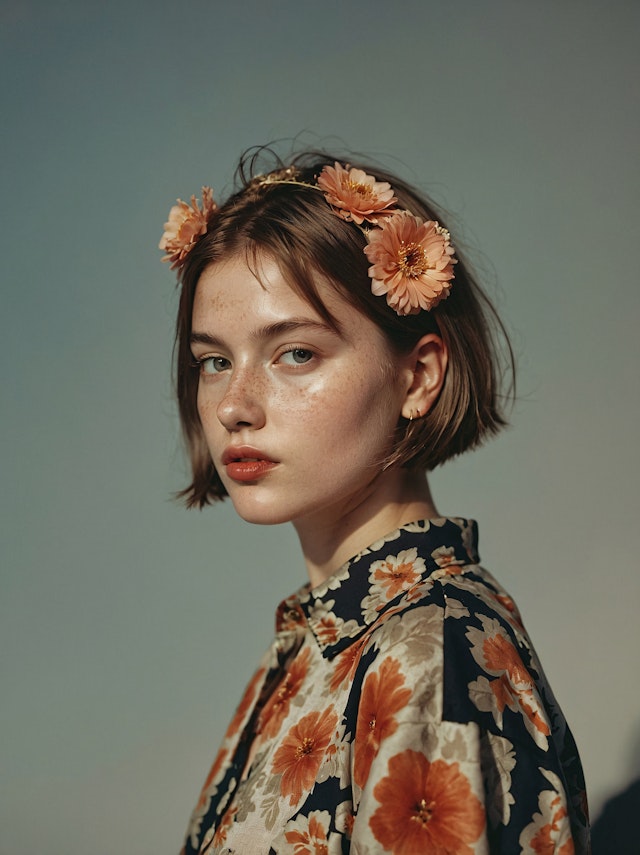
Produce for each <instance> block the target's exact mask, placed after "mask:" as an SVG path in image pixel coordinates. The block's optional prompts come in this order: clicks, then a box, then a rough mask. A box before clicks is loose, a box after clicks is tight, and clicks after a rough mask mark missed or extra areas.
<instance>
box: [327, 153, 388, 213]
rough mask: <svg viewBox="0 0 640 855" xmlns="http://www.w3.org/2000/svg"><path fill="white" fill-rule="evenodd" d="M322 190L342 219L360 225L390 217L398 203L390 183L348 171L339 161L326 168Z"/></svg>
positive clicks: (359, 172)
mask: <svg viewBox="0 0 640 855" xmlns="http://www.w3.org/2000/svg"><path fill="white" fill-rule="evenodd" d="M318 187H319V188H320V190H322V191H323V193H324V195H325V198H326V200H327V202H328V203H329V204H330V205H331V207H332V208H333V209H334V211H335V212H336V214H338V216H339V217H342V219H343V220H348V221H350V222H354V223H356V225H358V226H360V225H362V223H363V222H364V221H365V220H367V221H368V222H370V223H378V221H379V220H381V219H383V218H385V217H388V216H390V215H391V214H392V213H393V212H394V210H395V209H394V208H393V205H394V203H395V202H397V201H398V200H397V199H396V198H395V196H394V195H393V190H392V189H391V185H390V184H387V183H386V181H376V180H375V178H373V176H371V175H367V173H366V172H363V171H362V169H350V168H349V166H348V165H347V167H346V168H345V167H344V166H342V165H341V164H340V163H338V162H337V161H336V162H335V163H334V165H333V166H325V167H324V168H323V170H322V172H321V173H320V175H319V176H318Z"/></svg>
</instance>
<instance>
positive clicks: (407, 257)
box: [397, 241, 433, 279]
mask: <svg viewBox="0 0 640 855" xmlns="http://www.w3.org/2000/svg"><path fill="white" fill-rule="evenodd" d="M397 258H398V262H397V264H398V267H399V269H400V270H401V271H402V274H403V275H404V276H408V277H409V278H410V279H417V278H418V277H419V276H422V274H423V273H426V271H427V270H429V269H430V268H432V267H433V265H432V264H429V259H428V258H427V253H426V252H425V251H424V249H423V248H422V247H421V246H420V244H419V243H405V242H404V241H402V243H401V244H400V246H399V247H398V255H397Z"/></svg>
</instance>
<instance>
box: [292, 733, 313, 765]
mask: <svg viewBox="0 0 640 855" xmlns="http://www.w3.org/2000/svg"><path fill="white" fill-rule="evenodd" d="M312 751H313V739H309V737H308V736H305V738H304V739H303V740H302V742H301V743H300V745H298V747H297V748H296V758H297V759H298V760H300V758H301V757H305V756H306V755H307V754H311V752H312Z"/></svg>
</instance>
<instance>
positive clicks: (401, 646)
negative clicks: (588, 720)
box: [351, 586, 589, 855]
mask: <svg viewBox="0 0 640 855" xmlns="http://www.w3.org/2000/svg"><path fill="white" fill-rule="evenodd" d="M432 593H433V592H432ZM516 630H517V631H516ZM361 666H362V673H361V674H360V675H359V679H358V680H357V681H354V683H355V682H358V683H359V684H360V689H359V691H360V695H359V702H358V707H357V712H356V713H355V715H354V722H353V744H352V762H353V795H354V797H353V805H354V820H353V830H352V849H351V851H352V852H353V853H357V855H373V853H380V852H402V853H407V855H410V854H411V853H421V852H429V851H451V852H456V853H465V855H472V853H473V855H475V853H491V855H517V853H530V852H532V851H544V852H549V853H557V854H558V855H571V853H579V855H583V853H587V852H588V851H589V847H588V835H587V832H586V821H585V820H584V817H583V818H582V819H580V816H579V812H580V801H581V798H583V795H584V784H583V782H582V787H580V781H575V780H573V779H572V775H573V774H574V772H575V769H573V767H572V765H571V757H572V751H571V744H572V740H571V738H570V734H569V732H568V728H567V727H566V724H565V723H564V719H562V716H561V713H560V711H559V709H558V708H557V705H556V704H555V701H554V700H553V697H552V695H551V693H550V690H548V687H547V685H546V680H545V679H544V675H543V674H542V672H541V670H540V671H538V669H539V663H538V662H537V659H536V658H535V654H534V653H533V651H532V648H531V647H530V643H529V642H528V639H527V638H526V635H525V634H524V630H522V629H521V627H518V626H517V625H516V624H515V623H514V621H513V620H512V618H511V616H510V614H509V612H508V609H503V608H502V607H501V606H500V604H499V603H498V604H496V606H495V607H494V605H493V604H492V603H487V602H485V601H484V600H478V598H477V596H476V595H475V594H473V592H472V593H470V592H469V591H464V590H457V589H456V588H455V586H443V587H442V588H441V589H440V591H439V592H436V596H435V597H434V596H432V597H431V598H430V602H429V604H428V605H420V604H417V605H416V606H415V607H414V608H410V609H408V610H407V611H405V612H404V613H403V614H401V615H396V616H394V617H392V618H391V619H390V620H389V621H387V622H386V624H385V626H384V627H383V628H382V629H381V631H380V632H379V633H378V634H377V635H376V636H375V637H372V639H371V642H370V645H369V648H368V650H367V651H366V652H365V655H364V656H363V658H362V663H361ZM360 681H361V682H360ZM574 749H575V746H574ZM575 758H576V759H577V752H576V753H575ZM578 767H579V763H578Z"/></svg>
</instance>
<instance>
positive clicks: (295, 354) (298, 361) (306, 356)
mask: <svg viewBox="0 0 640 855" xmlns="http://www.w3.org/2000/svg"><path fill="white" fill-rule="evenodd" d="M312 359H313V352H312V351H311V350H306V349H305V348H304V347H295V348H294V349H293V350H287V351H286V352H285V353H283V354H282V356H281V357H280V362H284V363H286V364H288V365H304V364H305V363H306V362H310V361H311V360H312Z"/></svg>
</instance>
